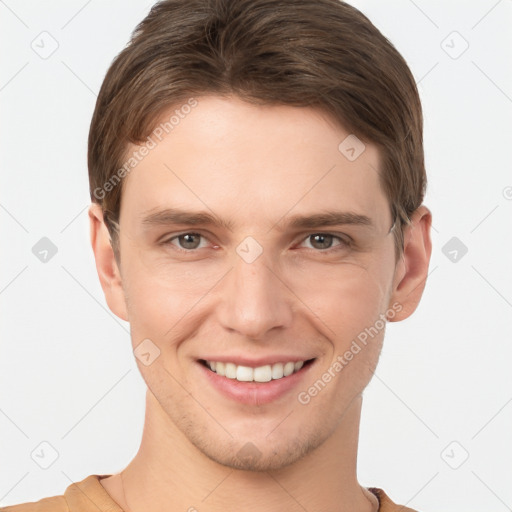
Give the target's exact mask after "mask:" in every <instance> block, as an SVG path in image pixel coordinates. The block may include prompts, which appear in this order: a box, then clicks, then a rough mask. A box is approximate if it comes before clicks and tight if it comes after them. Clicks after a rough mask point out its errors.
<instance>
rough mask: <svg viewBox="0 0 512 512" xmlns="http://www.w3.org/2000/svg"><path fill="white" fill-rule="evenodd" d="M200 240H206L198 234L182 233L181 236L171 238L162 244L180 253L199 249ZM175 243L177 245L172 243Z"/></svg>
mask: <svg viewBox="0 0 512 512" xmlns="http://www.w3.org/2000/svg"><path fill="white" fill-rule="evenodd" d="M201 238H203V239H204V240H206V238H205V237H204V236H203V235H201V234H200V233H182V234H181V235H176V236H173V237H172V238H169V239H167V240H165V241H164V242H163V243H164V244H165V245H167V244H171V245H174V246H176V247H177V248H178V250H182V251H193V250H194V249H200V248H201V247H200V242H201ZM174 241H176V242H177V243H174Z"/></svg>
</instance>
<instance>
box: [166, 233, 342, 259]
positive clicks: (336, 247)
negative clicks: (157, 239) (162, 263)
mask: <svg viewBox="0 0 512 512" xmlns="http://www.w3.org/2000/svg"><path fill="white" fill-rule="evenodd" d="M184 235H196V236H200V237H202V238H204V239H206V240H208V238H207V237H206V236H204V235H202V234H201V233H197V232H195V231H185V232H183V233H179V234H178V235H174V236H172V237H171V238H167V239H165V240H163V241H162V242H161V244H162V245H166V246H168V245H172V246H173V249H174V250H177V251H179V252H182V253H189V254H193V253H195V252H197V251H199V249H200V248H196V249H183V248H182V247H178V246H177V245H174V244H173V243H172V241H173V240H177V239H178V238H179V237H180V236H184ZM315 235H322V236H332V237H333V239H337V240H339V242H340V243H339V244H338V245H335V246H334V247H329V248H327V249H315V248H309V247H308V248H307V249H310V250H312V251H314V252H317V253H332V252H335V251H337V250H341V249H346V248H349V247H351V246H352V240H351V239H350V238H349V237H348V236H347V235H343V237H342V236H340V235H336V234H335V233H326V232H322V231H319V232H313V233H308V234H307V235H306V236H305V237H304V238H302V239H301V243H303V242H305V241H306V240H308V239H309V238H310V237H312V236H315Z"/></svg>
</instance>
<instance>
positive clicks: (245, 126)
mask: <svg viewBox="0 0 512 512" xmlns="http://www.w3.org/2000/svg"><path fill="white" fill-rule="evenodd" d="M197 102H198V103H197V105H196V106H195V108H193V109H191V111H190V113H188V114H187V115H186V116H183V118H180V121H179V124H176V125H175V126H174V128H173V129H172V131H170V133H169V134H168V135H166V136H165V137H161V138H162V140H161V141H159V140H158V138H157V137H153V141H154V142H155V143H156V144H155V147H153V148H152V149H151V150H150V151H149V152H148V154H147V155H146V156H145V157H144V158H143V159H142V161H141V162H140V163H138V165H137V166H136V167H135V168H134V169H133V170H132V171H131V172H130V174H129V175H128V176H127V177H126V178H125V183H124V185H123V199H122V206H121V212H120V222H119V225H120V245H119V247H120V254H121V263H120V273H121V278H122V290H123V300H124V301H125V306H126V309H125V313H123V315H124V314H125V315H126V319H127V320H128V321H129V322H130V325H131V336H132V343H133V348H134V349H136V352H137V350H139V351H140V350H141V348H144V351H145V352H149V353H150V354H151V355H149V356H146V359H147V361H146V362H148V363H150V364H147V365H146V364H142V363H141V362H140V361H138V365H139V368H140V371H141V374H142V376H143V378H144V380H145V381H146V383H147V385H148V388H149V390H150V392H151V393H152V394H153V395H154V397H155V399H156V401H157V402H158V404H159V406H160V408H161V414H162V415H164V416H165V418H166V421H167V420H168V421H170V422H171V423H172V424H173V425H174V426H175V427H176V428H177V429H179V431H181V432H182V433H183V434H184V435H185V436H186V438H187V439H188V440H189V441H190V442H191V443H193V445H195V446H196V447H197V448H199V449H200V450H201V451H202V452H203V453H204V454H205V455H207V456H208V457H209V458H211V459H212V460H215V461H217V462H219V463H221V464H224V465H227V466H231V467H237V468H244V469H253V470H255V469H256V470H267V469H272V468H274V469H275V468H279V467H283V466H286V465H288V464H290V463H292V462H294V461H296V460H298V459H299V458H300V457H302V456H304V454H306V453H308V452H310V451H311V450H313V449H314V448H316V447H317V446H319V445H320V444H321V443H323V442H324V441H325V440H326V439H327V438H328V437H329V436H330V435H331V434H332V433H333V432H334V431H335V429H336V428H337V427H338V425H339V424H340V421H341V420H342V416H343V414H344V412H345V411H346V410H347V408H348V407H349V405H350V403H351V401H352V400H353V399H354V398H355V397H357V396H358V395H360V394H361V392H362V391H363V389H364V388H365V387H366V385H367V384H368V382H369V380H370V379H371V377H372V371H373V370H374V369H375V366H376V364H377V360H378V357H379V353H380V350H381V345H382V339H383V336H384V324H385V319H386V317H388V318H389V317H390V316H391V318H392V317H393V315H394V314H395V313H397V312H398V311H399V310H400V309H401V307H402V306H401V305H400V304H398V303H396V302H394V295H393V290H394V289H395V287H396V270H397V267H396V262H395V253H394V240H393V235H392V233H390V227H391V224H392V219H391V214H390V208H389V204H388V201H387V199H386V197H385V195H384V193H383V191H382V190H381V187H380V184H379V175H378V172H379V153H378V151H377V149H376V148H375V147H374V146H373V145H372V144H366V145H365V147H364V151H363V152H362V153H361V154H360V155H359V156H358V157H357V158H356V159H355V160H354V158H353V156H354V154H356V156H357V153H358V152H359V151H360V149H361V148H362V146H361V147H360V146H357V147H356V150H355V151H354V152H352V151H350V146H351V144H348V142H353V139H348V142H345V143H344V144H345V145H343V144H342V146H341V148H342V149H341V151H340V149H339V146H340V143H342V142H343V141H344V140H345V139H346V138H347V137H348V136H349V135H350V133H349V132H347V131H345V130H344V129H343V128H341V127H339V126H337V125H336V124H335V123H334V122H332V121H330V120H329V119H328V118H327V117H326V116H324V115H322V114H321V113H320V112H319V111H317V110H314V109H310V108H294V107H288V106H272V107H261V106H254V105H250V104H248V103H245V102H243V101H241V100H239V99H235V98H231V99H221V98H219V97H212V96H209V97H200V98H197ZM164 117H165V118H167V119H168V118H169V115H166V116H164ZM347 144H348V146H349V147H348V150H347ZM352 146H353V144H352ZM135 150H137V147H135V146H133V147H130V152H132V151H135ZM347 151H348V152H347ZM347 155H348V156H350V157H351V158H347ZM144 340H145V341H144ZM363 340H365V341H363ZM141 343H143V345H140V347H141V348H139V349H137V347H139V344H141ZM354 343H355V344H354ZM356 347H359V349H358V348H356ZM350 354H351V355H350ZM155 355H158V357H156V358H155ZM153 359H154V360H153ZM209 363H213V364H212V365H211V366H212V367H213V370H216V371H213V370H212V369H211V368H210V367H208V365H209ZM217 372H218V373H217ZM290 372H293V373H291V374H289V373H290ZM226 373H227V375H226ZM222 374H224V375H222ZM329 376H330V378H329ZM273 377H274V378H273ZM254 379H256V381H254ZM269 379H270V380H269ZM191 396H192V397H193V399H191ZM155 403H156V402H155ZM292 413H293V414H292ZM276 425H278V427H277V428H276Z"/></svg>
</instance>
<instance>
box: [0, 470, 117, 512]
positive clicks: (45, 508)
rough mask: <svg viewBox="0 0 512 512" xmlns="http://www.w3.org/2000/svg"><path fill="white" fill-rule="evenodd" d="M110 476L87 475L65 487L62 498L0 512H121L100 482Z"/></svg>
mask: <svg viewBox="0 0 512 512" xmlns="http://www.w3.org/2000/svg"><path fill="white" fill-rule="evenodd" d="M108 476H111V475H89V476H88V477H86V478H84V479H83V480H82V481H80V482H74V483H72V484H71V485H69V486H68V487H67V489H66V490H65V491H64V494H63V495H62V496H52V497H50V498H43V499H41V500H39V501H33V502H30V503H20V504H19V505H11V506H8V507H0V512H98V511H100V512H103V511H108V512H123V511H122V509H121V508H120V507H119V506H118V505H117V503H116V502H115V501H114V500H113V499H112V498H111V497H110V495H109V494H108V493H107V491H106V490H105V489H104V487H103V486H102V484H101V483H100V480H101V479H102V478H106V477H108Z"/></svg>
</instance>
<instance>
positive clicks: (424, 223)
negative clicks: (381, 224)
mask: <svg viewBox="0 0 512 512" xmlns="http://www.w3.org/2000/svg"><path fill="white" fill-rule="evenodd" d="M431 225H432V214H431V212H430V210H429V209H428V208H427V207H426V206H424V205H422V206H420V207H419V208H418V209H417V210H415V211H414V212H413V214H412V215H411V224H410V225H409V226H407V227H406V228H405V231H404V251H403V254H402V256H401V258H400V260H399V261H398V263H397V265H396V269H395V278H394V282H393V290H392V294H391V298H390V301H389V304H390V305H391V304H395V303H398V304H400V305H401V310H400V311H399V312H397V313H396V314H395V315H394V317H393V318H390V319H389V320H390V321H392V322H398V321H400V320H404V319H406V318H407V317H409V316H410V315H411V314H412V313H413V312H414V311H415V310H416V308H417V307H418V304H419V302H420V299H421V296H422V295H423V290H424V288H425V283H426V280H427V276H428V266H429V263H430V256H431V253H432V242H431V239H430V228H431Z"/></svg>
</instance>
